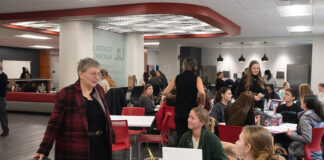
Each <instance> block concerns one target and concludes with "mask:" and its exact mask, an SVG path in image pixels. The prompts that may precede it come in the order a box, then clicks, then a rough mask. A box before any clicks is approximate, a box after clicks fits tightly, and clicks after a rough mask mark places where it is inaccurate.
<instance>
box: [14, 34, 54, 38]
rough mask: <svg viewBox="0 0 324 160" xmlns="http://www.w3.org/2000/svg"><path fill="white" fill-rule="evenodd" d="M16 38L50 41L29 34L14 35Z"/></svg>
mask: <svg viewBox="0 0 324 160" xmlns="http://www.w3.org/2000/svg"><path fill="white" fill-rule="evenodd" d="M16 37H21V38H30V39H51V38H49V37H44V36H37V35H31V34H22V35H16Z"/></svg>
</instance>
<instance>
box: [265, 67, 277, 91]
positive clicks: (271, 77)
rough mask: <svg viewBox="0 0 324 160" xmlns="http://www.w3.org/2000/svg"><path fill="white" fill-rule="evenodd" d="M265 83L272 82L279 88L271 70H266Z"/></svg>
mask: <svg viewBox="0 0 324 160" xmlns="http://www.w3.org/2000/svg"><path fill="white" fill-rule="evenodd" d="M264 83H265V84H272V86H273V88H274V89H276V88H277V83H276V79H275V78H274V77H273V76H272V74H271V72H270V70H265V71H264Z"/></svg>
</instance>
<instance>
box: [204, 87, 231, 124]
mask: <svg viewBox="0 0 324 160" xmlns="http://www.w3.org/2000/svg"><path fill="white" fill-rule="evenodd" d="M231 100H232V92H231V89H230V88H227V87H223V88H221V89H220V90H218V91H217V92H216V95H215V99H214V106H213V108H212V110H211V111H210V114H209V115H210V116H211V117H213V118H215V119H216V122H217V123H221V122H225V116H224V110H225V108H226V107H227V106H228V105H229V103H230V102H231Z"/></svg>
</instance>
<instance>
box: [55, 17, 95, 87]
mask: <svg viewBox="0 0 324 160" xmlns="http://www.w3.org/2000/svg"><path fill="white" fill-rule="evenodd" d="M92 32H93V30H92V24H91V23H87V22H81V21H67V22H62V23H61V24H60V55H59V64H60V66H59V69H60V73H59V88H60V89H61V88H63V87H65V86H68V85H70V84H72V83H74V82H75V81H76V80H77V79H78V75H77V65H78V64H77V63H78V61H79V60H80V59H83V58H85V57H90V58H92V57H93V53H92V51H93V33H92Z"/></svg>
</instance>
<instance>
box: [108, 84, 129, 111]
mask: <svg viewBox="0 0 324 160" xmlns="http://www.w3.org/2000/svg"><path fill="white" fill-rule="evenodd" d="M106 100H107V105H108V109H109V112H110V114H111V115H121V112H122V109H123V107H125V106H127V103H126V97H125V94H124V91H123V89H121V88H111V89H110V90H109V91H108V92H107V93H106Z"/></svg>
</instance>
